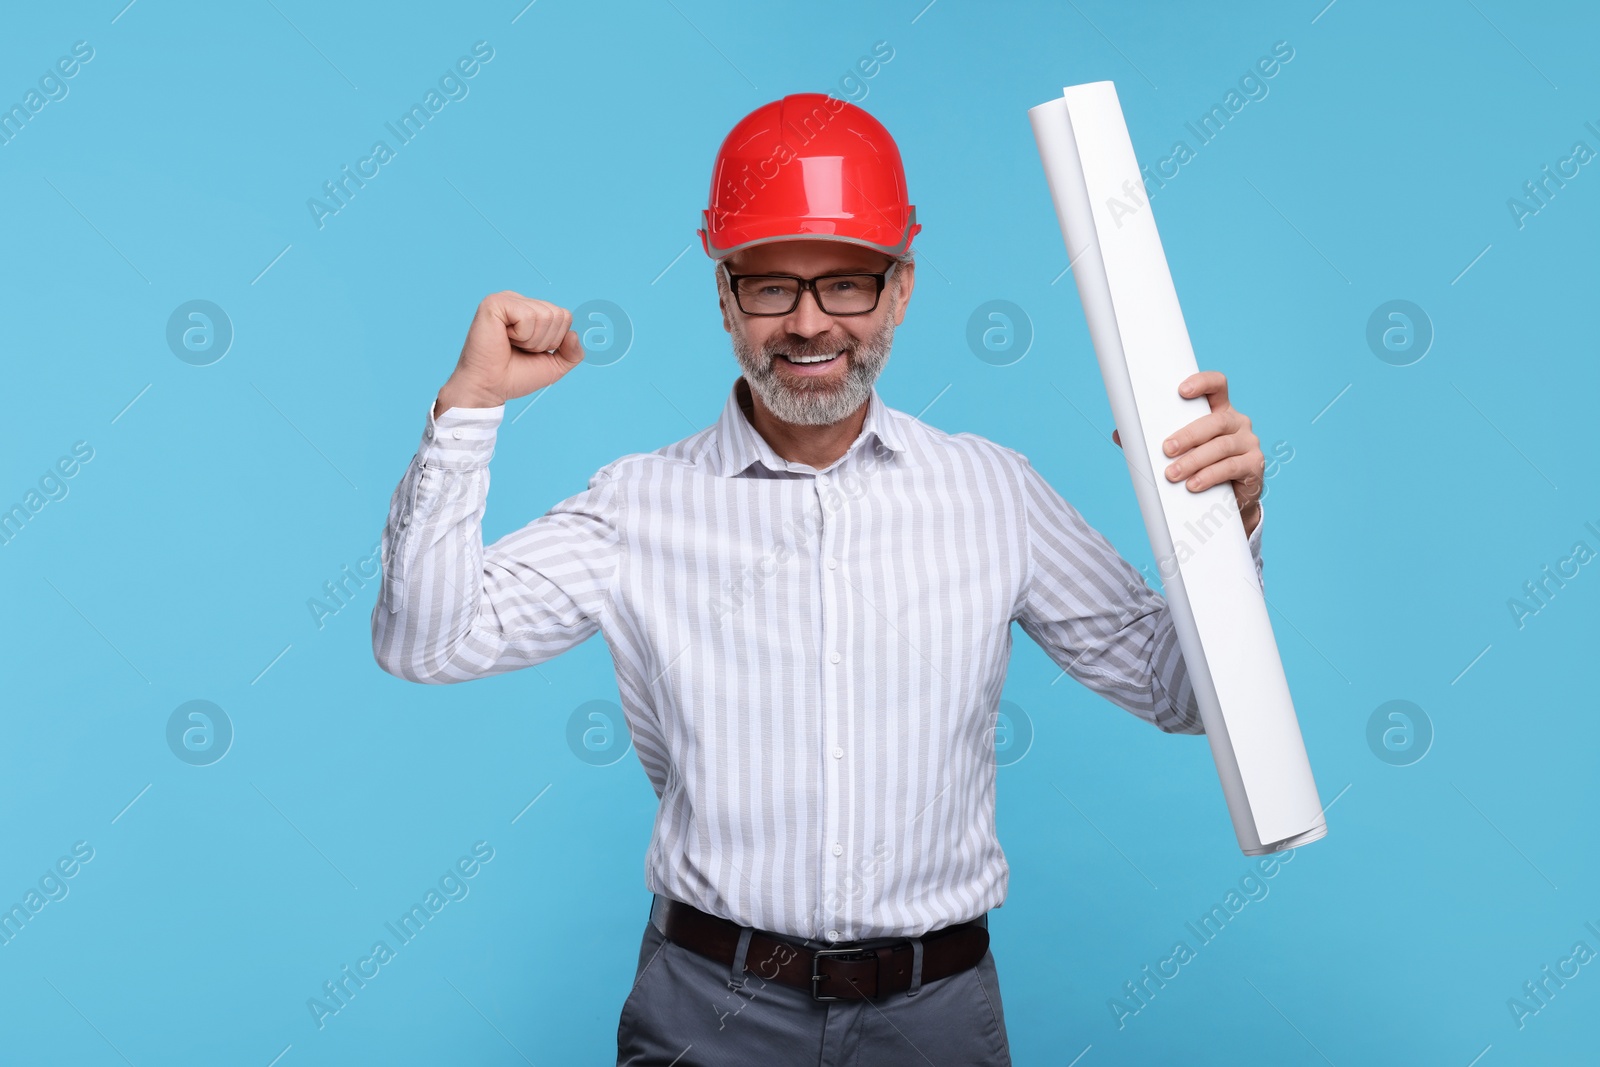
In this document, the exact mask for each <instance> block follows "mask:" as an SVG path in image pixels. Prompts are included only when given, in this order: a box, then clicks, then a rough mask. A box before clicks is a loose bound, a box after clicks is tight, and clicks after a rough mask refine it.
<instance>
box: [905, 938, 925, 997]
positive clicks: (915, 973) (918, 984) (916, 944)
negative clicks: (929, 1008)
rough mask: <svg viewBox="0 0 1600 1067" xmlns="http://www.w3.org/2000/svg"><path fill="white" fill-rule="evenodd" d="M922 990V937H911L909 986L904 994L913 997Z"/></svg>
mask: <svg viewBox="0 0 1600 1067" xmlns="http://www.w3.org/2000/svg"><path fill="white" fill-rule="evenodd" d="M920 992H922V938H920V937H913V938H912V939H911V988H910V989H908V990H906V996H908V997H914V996H916V995H917V994H918V993H920Z"/></svg>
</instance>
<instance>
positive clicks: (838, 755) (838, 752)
mask: <svg viewBox="0 0 1600 1067" xmlns="http://www.w3.org/2000/svg"><path fill="white" fill-rule="evenodd" d="M833 758H834V759H844V749H842V748H840V747H838V746H837V745H835V746H834V749H833Z"/></svg>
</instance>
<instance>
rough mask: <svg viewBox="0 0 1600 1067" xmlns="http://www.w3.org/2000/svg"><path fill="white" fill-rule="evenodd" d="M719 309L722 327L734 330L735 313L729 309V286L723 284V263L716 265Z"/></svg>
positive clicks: (729, 330)
mask: <svg viewBox="0 0 1600 1067" xmlns="http://www.w3.org/2000/svg"><path fill="white" fill-rule="evenodd" d="M716 272H717V273H716V285H717V309H718V310H719V311H721V312H722V328H723V329H724V330H726V331H727V332H728V333H732V332H733V313H732V312H731V311H729V310H728V296H729V293H728V287H727V286H726V285H725V284H723V275H722V264H720V263H719V264H717V267H716Z"/></svg>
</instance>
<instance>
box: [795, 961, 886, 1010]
mask: <svg viewBox="0 0 1600 1067" xmlns="http://www.w3.org/2000/svg"><path fill="white" fill-rule="evenodd" d="M824 956H833V957H835V958H837V959H847V960H850V959H854V960H875V959H877V958H878V950H877V949H875V948H817V949H812V950H811V999H812V1000H815V1001H819V1002H822V1003H827V1002H828V1001H832V1000H844V999H845V998H844V997H831V996H825V995H823V994H821V993H818V992H817V983H818V982H820V981H822V980H823V979H824V978H830V977H832V976H831V975H826V974H822V973H821V972H820V971H818V970H817V964H818V962H819V961H820V960H821V959H822V957H824Z"/></svg>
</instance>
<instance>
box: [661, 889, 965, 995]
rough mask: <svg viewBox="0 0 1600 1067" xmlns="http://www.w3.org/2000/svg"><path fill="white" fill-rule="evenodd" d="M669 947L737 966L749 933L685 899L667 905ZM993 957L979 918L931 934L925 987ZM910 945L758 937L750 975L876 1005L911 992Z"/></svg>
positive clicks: (926, 941) (749, 951)
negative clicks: (827, 944) (814, 944)
mask: <svg viewBox="0 0 1600 1067" xmlns="http://www.w3.org/2000/svg"><path fill="white" fill-rule="evenodd" d="M665 903H666V909H665V916H664V918H665V925H666V935H667V938H668V940H670V941H672V942H674V943H676V944H679V945H682V946H683V947H684V948H686V949H688V950H689V951H691V952H697V953H699V954H700V955H702V956H705V957H706V958H707V959H711V960H715V961H716V962H717V963H720V964H722V965H723V966H726V967H729V968H731V967H732V966H733V957H734V953H735V952H737V951H738V947H739V933H740V931H741V930H742V929H743V927H741V926H740V925H739V924H738V923H734V922H730V921H729V920H727V919H724V918H722V917H721V916H717V915H710V914H707V913H706V912H703V911H701V910H700V909H699V908H696V907H694V906H693V905H690V904H685V903H683V902H682V901H680V900H670V899H668V900H666V902H665ZM988 951H989V930H988V928H987V927H986V926H985V925H984V924H983V923H982V922H979V921H978V920H976V919H973V920H969V921H967V922H963V923H956V924H955V925H954V926H945V927H941V928H940V929H938V930H933V931H931V932H929V933H928V934H926V935H924V936H923V938H922V980H923V981H924V982H932V981H935V980H936V979H939V978H945V977H948V976H949V975H952V974H957V973H959V972H961V971H965V970H967V969H968V968H971V967H974V966H976V965H977V963H978V961H979V960H981V959H983V956H984V953H986V952H988ZM913 954H914V950H913V948H912V945H911V942H910V941H909V940H906V941H898V942H894V943H892V944H885V945H879V946H876V947H872V948H863V947H859V944H850V943H847V944H845V945H841V946H838V947H835V948H807V947H806V946H805V945H801V944H796V943H794V942H792V941H787V940H784V939H783V938H780V937H777V936H774V935H772V934H768V933H765V932H764V931H761V930H752V931H751V933H750V944H749V945H748V946H747V948H746V951H745V966H744V969H745V970H746V971H749V972H751V973H752V974H755V975H757V976H758V977H760V978H762V979H764V980H766V981H769V982H781V983H783V984H784V985H788V986H794V987H795V988H796V989H804V990H806V991H808V992H809V993H810V994H811V997H812V999H813V1000H818V1001H831V1000H872V999H875V998H877V997H882V996H887V995H888V994H890V993H902V992H905V991H906V990H908V989H910V988H911V965H912V959H913Z"/></svg>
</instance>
